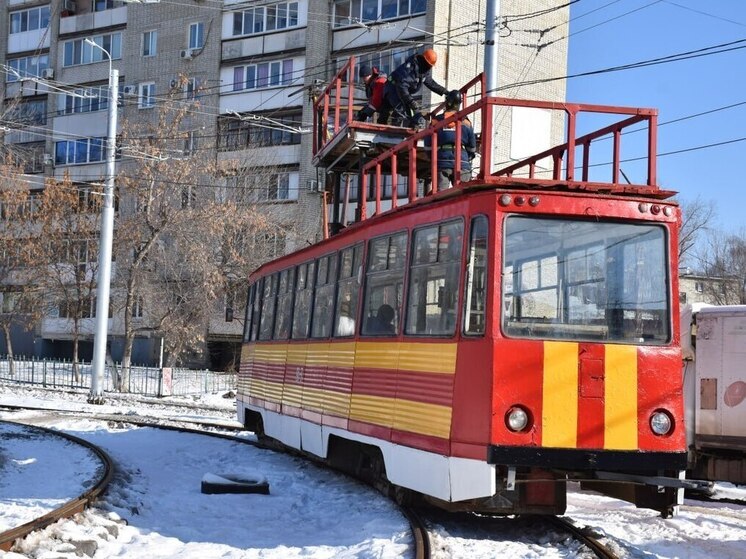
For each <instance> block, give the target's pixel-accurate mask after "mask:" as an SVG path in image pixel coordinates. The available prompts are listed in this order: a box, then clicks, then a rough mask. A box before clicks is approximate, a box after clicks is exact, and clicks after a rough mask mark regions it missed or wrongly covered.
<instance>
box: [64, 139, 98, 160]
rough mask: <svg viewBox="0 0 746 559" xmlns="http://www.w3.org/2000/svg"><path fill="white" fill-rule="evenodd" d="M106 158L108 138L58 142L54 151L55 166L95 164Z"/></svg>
mask: <svg viewBox="0 0 746 559" xmlns="http://www.w3.org/2000/svg"><path fill="white" fill-rule="evenodd" d="M105 157H106V138H81V139H78V140H66V141H62V142H57V143H56V144H55V150H54V163H55V165H74V164H77V163H95V162H99V161H103V160H104V159H105Z"/></svg>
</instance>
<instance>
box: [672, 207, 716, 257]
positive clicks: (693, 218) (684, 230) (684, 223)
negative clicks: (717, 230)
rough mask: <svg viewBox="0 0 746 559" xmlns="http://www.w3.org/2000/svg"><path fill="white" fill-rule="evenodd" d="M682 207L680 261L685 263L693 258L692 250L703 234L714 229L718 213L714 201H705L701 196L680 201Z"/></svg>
mask: <svg viewBox="0 0 746 559" xmlns="http://www.w3.org/2000/svg"><path fill="white" fill-rule="evenodd" d="M680 207H681V229H680V230H679V261H680V262H682V263H683V262H685V261H686V260H687V258H689V257H691V255H692V250H693V249H694V247H695V246H696V245H697V242H698V241H699V240H700V238H701V236H702V233H705V232H707V231H708V230H710V229H711V228H712V222H713V220H714V219H715V216H716V212H715V205H714V204H713V202H712V200H704V199H702V198H701V197H700V196H697V197H696V198H694V199H693V200H682V201H680Z"/></svg>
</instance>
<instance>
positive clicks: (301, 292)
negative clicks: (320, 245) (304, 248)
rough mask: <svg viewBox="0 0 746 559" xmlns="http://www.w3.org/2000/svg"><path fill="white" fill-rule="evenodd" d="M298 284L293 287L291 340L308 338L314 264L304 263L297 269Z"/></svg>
mask: <svg viewBox="0 0 746 559" xmlns="http://www.w3.org/2000/svg"><path fill="white" fill-rule="evenodd" d="M297 270H298V271H297V275H298V283H297V285H296V287H295V291H296V293H295V310H294V312H293V339H303V338H307V337H308V325H309V324H310V320H311V301H312V300H313V278H314V270H315V267H314V262H306V263H305V264H301V265H300V266H298V267H297Z"/></svg>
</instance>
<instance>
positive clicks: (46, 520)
mask: <svg viewBox="0 0 746 559" xmlns="http://www.w3.org/2000/svg"><path fill="white" fill-rule="evenodd" d="M3 408H5V409H8V408H14V409H25V410H27V409H29V408H27V407H20V406H5V405H3V406H0V409H3ZM43 411H47V412H50V411H53V412H54V410H49V409H48V408H45V409H44V410H43ZM55 413H56V412H55ZM59 413H60V414H61V415H63V416H64V417H66V418H78V417H79V418H82V419H96V420H101V421H108V422H114V423H117V424H130V425H137V426H138V427H149V428H153V429H164V430H169V431H176V432H180V433H189V434H196V435H202V436H208V437H216V438H221V439H224V440H229V441H232V442H237V443H240V444H246V445H250V446H254V447H257V448H262V449H266V450H277V448H276V447H274V446H273V445H267V444H265V443H263V442H261V441H258V440H255V439H248V438H246V437H239V436H235V435H231V434H227V433H220V432H215V431H210V430H206V429H195V428H194V427H193V426H191V427H188V426H184V425H181V424H180V423H181V421H180V420H174V419H168V418H162V417H159V418H151V417H143V416H140V417H131V416H121V415H116V414H115V415H110V414H96V413H79V412H69V411H66V410H59ZM18 423H19V424H23V425H28V426H30V427H34V428H38V429H42V430H44V431H49V432H52V433H54V434H56V435H60V436H63V437H65V438H68V439H70V440H74V441H75V442H78V441H80V442H81V444H84V445H85V446H87V447H88V448H91V449H92V450H93V451H94V452H96V454H97V455H99V453H100V455H102V456H106V453H105V452H104V451H102V450H101V449H99V448H98V447H96V446H95V445H92V444H90V443H88V442H87V441H83V440H82V439H78V438H77V437H73V436H71V435H67V434H66V433H62V432H59V431H55V430H53V429H47V428H44V427H39V426H36V425H29V424H27V423H21V422H18ZM189 423H192V424H193V425H194V424H200V425H203V426H204V427H205V428H207V429H215V428H218V429H226V430H229V431H230V430H233V431H241V429H238V428H230V427H224V426H221V425H219V424H214V423H209V422H204V423H196V422H189ZM293 454H295V455H298V456H303V455H301V454H298V453H293ZM106 460H107V461H108V462H107V469H106V472H107V473H106V476H105V478H106V480H105V483H104V484H103V485H101V486H100V487H99V484H97V485H96V487H94V488H93V489H91V490H89V491H86V493H85V494H84V495H81V496H80V497H78V498H77V499H75V500H74V501H71V502H70V503H67V504H65V505H63V507H60V508H59V509H55V510H54V511H52V512H50V513H48V514H46V515H44V516H43V517H41V518H38V519H36V520H34V521H32V522H29V523H27V524H24V525H23V526H20V527H18V528H15V529H13V530H10V531H8V532H6V533H4V534H0V549H2V550H6V551H7V550H9V549H10V547H11V546H12V545H13V542H14V541H15V540H16V539H18V538H23V537H25V536H27V535H28V534H30V533H31V532H33V531H35V530H39V529H42V528H44V527H46V526H48V525H50V524H53V523H54V522H56V521H58V520H61V519H63V518H69V517H70V516H72V515H74V514H76V513H78V512H81V511H82V510H83V509H84V508H85V507H86V506H87V505H88V504H90V503H92V502H93V501H94V500H95V499H96V498H97V497H98V496H99V495H100V494H101V493H102V492H103V490H104V489H105V487H106V485H108V483H109V480H110V479H111V476H112V472H113V464H112V462H111V460H110V459H109V458H108V456H106ZM318 463H319V464H320V465H322V466H323V462H318ZM394 502H395V504H396V506H397V507H398V508H399V510H400V512H401V514H402V515H403V516H404V517H405V518H406V519H407V521H408V522H409V525H410V531H411V534H412V539H413V542H414V550H413V558H414V559H430V557H431V544H430V538H429V534H428V531H427V529H426V527H425V524H424V523H423V521H422V518H421V517H420V515H419V513H418V512H417V511H416V510H415V509H414V508H411V507H409V506H406V505H401V504H399V503H396V501H394ZM3 542H7V543H6V547H4V546H3Z"/></svg>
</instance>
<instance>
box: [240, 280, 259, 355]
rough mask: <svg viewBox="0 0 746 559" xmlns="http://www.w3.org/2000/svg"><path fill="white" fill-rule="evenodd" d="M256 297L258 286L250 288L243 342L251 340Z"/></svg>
mask: <svg viewBox="0 0 746 559" xmlns="http://www.w3.org/2000/svg"><path fill="white" fill-rule="evenodd" d="M255 297H256V284H254V285H251V286H249V295H248V297H247V298H246V320H245V321H244V329H243V341H244V343H246V342H248V341H249V340H250V339H251V321H252V318H253V316H254V299H255Z"/></svg>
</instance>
